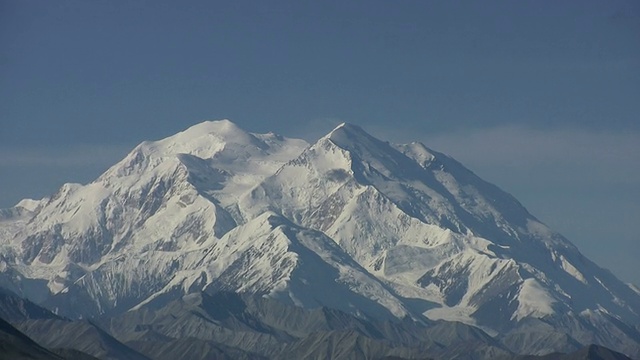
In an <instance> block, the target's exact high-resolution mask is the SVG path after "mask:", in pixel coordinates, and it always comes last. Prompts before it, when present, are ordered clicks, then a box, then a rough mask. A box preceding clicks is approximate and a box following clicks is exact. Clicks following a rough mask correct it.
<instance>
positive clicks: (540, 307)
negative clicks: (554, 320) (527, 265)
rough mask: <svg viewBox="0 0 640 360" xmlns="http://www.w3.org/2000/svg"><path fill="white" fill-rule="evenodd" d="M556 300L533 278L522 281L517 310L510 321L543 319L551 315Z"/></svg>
mask: <svg viewBox="0 0 640 360" xmlns="http://www.w3.org/2000/svg"><path fill="white" fill-rule="evenodd" d="M555 302H556V300H555V299H554V298H553V297H552V296H551V295H550V294H549V293H548V292H547V290H545V288H544V287H543V286H542V285H541V284H540V283H539V282H538V280H536V279H534V278H529V279H526V280H524V282H523V283H522V286H520V292H519V293H518V309H517V310H516V311H515V312H514V313H513V316H512V317H511V319H516V320H521V319H523V318H525V317H528V316H531V317H538V318H540V317H544V316H545V315H551V314H553V313H554V312H555V311H554V310H553V304H554V303H555Z"/></svg>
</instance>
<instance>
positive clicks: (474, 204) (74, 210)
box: [0, 120, 640, 357]
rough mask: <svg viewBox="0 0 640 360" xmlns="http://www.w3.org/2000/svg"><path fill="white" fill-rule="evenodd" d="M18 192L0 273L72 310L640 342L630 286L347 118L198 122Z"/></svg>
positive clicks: (450, 162)
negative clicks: (214, 295) (351, 319)
mask: <svg viewBox="0 0 640 360" xmlns="http://www.w3.org/2000/svg"><path fill="white" fill-rule="evenodd" d="M27 203H28V204H29V206H26V207H25V206H24V205H19V206H16V207H15V208H13V209H8V210H6V211H3V212H1V213H0V216H2V217H1V218H0V241H1V243H0V244H1V246H2V255H0V271H1V272H0V286H3V287H7V288H9V289H10V290H12V291H13V292H16V293H19V294H21V295H23V296H25V297H28V298H30V299H31V300H33V301H35V302H37V303H39V304H41V305H44V306H46V307H49V308H50V309H54V310H55V311H56V312H57V313H58V314H61V315H65V316H69V317H77V318H79V317H92V316H98V315H117V314H120V313H123V312H126V311H128V310H132V309H139V308H141V307H143V306H147V307H148V306H152V307H153V306H161V305H162V304H166V303H168V302H170V301H174V300H176V299H180V298H181V297H182V296H184V295H185V294H188V293H193V292H198V291H202V290H204V289H207V290H224V291H235V292H241V293H252V294H258V295H261V296H264V297H267V298H271V299H275V300H279V301H281V302H284V303H287V304H292V305H296V306H300V307H304V308H317V307H320V306H325V307H329V308H334V309H338V310H341V311H344V312H347V313H351V314H354V315H356V316H358V317H361V318H372V319H374V318H375V319H387V320H392V321H394V320H399V319H403V318H409V319H413V320H414V321H418V322H423V323H429V322H432V321H436V320H447V321H459V322H463V323H466V324H469V325H473V326H477V327H479V328H481V329H483V330H484V331H486V332H488V333H489V334H492V335H494V336H499V337H501V338H502V339H503V341H504V342H505V343H508V344H510V345H509V346H511V347H512V348H513V349H514V351H516V352H517V351H522V352H524V351H526V352H528V353H543V352H545V351H555V350H566V349H565V348H563V346H564V347H566V346H574V345H568V344H584V345H587V344H591V343H597V344H602V345H605V346H608V347H611V348H613V349H616V350H618V351H622V352H624V353H626V354H629V355H631V356H636V357H637V356H640V331H639V329H640V294H639V293H638V291H637V290H635V289H634V288H632V287H630V286H629V285H627V284H624V283H622V282H621V281H619V280H618V279H617V278H615V276H613V275H612V274H611V273H610V272H609V271H607V270H604V269H602V268H600V267H598V266H597V265H596V264H594V263H593V262H591V261H590V260H588V259H587V258H585V257H584V256H583V255H582V254H581V253H580V252H579V251H578V249H577V248H576V247H575V246H574V245H572V244H571V243H570V242H569V241H568V240H567V239H565V238H564V237H563V236H561V235H560V234H558V233H556V232H554V231H553V230H551V229H549V228H548V227H547V226H546V225H544V224H542V223H541V222H540V221H538V220H537V219H536V218H535V217H534V216H533V215H531V214H529V212H528V211H527V210H526V209H525V208H524V207H523V206H522V205H521V204H520V203H519V202H518V201H517V200H516V199H515V198H513V197H512V196H511V195H509V194H507V193H505V192H503V191H502V190H500V189H499V188H497V187H496V186H494V185H491V184H489V183H487V182H485V181H483V180H482V179H480V178H479V177H478V176H476V175H475V174H474V173H473V172H471V171H469V170H468V169H466V168H465V167H464V166H463V165H461V164H460V163H458V162H457V161H455V160H454V159H452V158H450V157H448V156H446V155H444V154H441V153H439V152H437V151H434V150H431V149H429V148H427V147H426V146H424V145H422V144H420V143H411V144H404V145H396V144H390V143H388V142H384V141H381V140H379V139H377V138H375V137H373V136H371V135H369V134H368V133H367V132H365V131H364V130H363V129H362V128H360V127H358V126H355V125H351V124H342V125H340V126H338V127H336V128H335V129H334V130H333V131H331V132H330V133H329V134H327V135H326V136H324V137H322V138H320V139H319V140H318V141H317V142H316V143H314V144H307V143H306V142H304V141H302V140H295V139H288V138H285V137H282V136H280V135H275V134H272V133H269V134H254V133H250V132H247V131H244V130H242V129H240V128H239V127H238V126H237V125H235V124H233V123H232V122H230V121H228V120H222V121H212V122H204V123H202V124H198V125H195V126H193V127H191V128H189V129H187V130H185V131H183V132H180V133H178V134H176V135H174V136H171V137H168V138H166V139H163V140H159V141H154V142H143V143H142V144H140V145H138V146H137V147H136V148H135V149H133V151H132V152H131V153H129V154H128V155H127V156H126V157H125V158H124V159H123V160H122V161H120V162H119V163H117V164H116V165H114V166H113V167H112V168H110V169H109V170H107V171H106V172H105V173H104V174H102V175H101V176H100V177H99V178H98V179H96V180H95V181H94V182H92V183H90V184H87V185H78V184H65V185H63V186H62V188H61V189H60V190H59V191H58V192H57V193H56V194H54V195H52V196H51V197H49V198H45V199H43V200H40V201H29V202H22V203H21V204H27ZM550 334H554V335H550ZM549 336H555V338H556V339H565V340H566V341H565V340H563V341H564V342H562V344H559V343H558V341H559V340H558V341H556V342H555V343H554V344H555V345H553V346H552V345H545V344H548V343H549V341H547V340H548V339H549ZM545 339H546V340H545ZM532 344H533V345H532ZM536 344H537V345H536Z"/></svg>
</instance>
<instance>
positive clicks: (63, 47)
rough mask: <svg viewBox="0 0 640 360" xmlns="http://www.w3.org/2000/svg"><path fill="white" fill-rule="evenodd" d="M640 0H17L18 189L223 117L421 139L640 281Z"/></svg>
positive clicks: (10, 80) (9, 23) (5, 9)
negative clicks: (340, 126)
mask: <svg viewBox="0 0 640 360" xmlns="http://www.w3.org/2000/svg"><path fill="white" fill-rule="evenodd" d="M639 39H640V3H639V2H638V1H633V0H606V1H605V0H602V1H594V0H584V1H564V2H558V1H543V0H542V1H541V0H538V1H526V0H525V1H507V0H505V1H494V0H487V1H482V2H479V1H424V0H421V1H411V0H400V1H376V0H371V1H332V0H329V1H315V2H311V1H190V2H188V3H187V2H176V1H159V0H154V1H141V0H129V1H103V0H78V1H45V0H42V1H32V0H0V79H1V81H0V207H9V206H11V205H13V204H14V203H16V202H17V201H18V200H19V199H21V198H24V197H35V198H37V197H42V196H45V195H47V194H50V193H52V192H54V191H55V190H56V189H57V188H58V187H59V186H60V185H61V184H62V183H64V182H70V181H71V182H88V181H91V180H92V179H93V178H95V177H97V175H98V174H100V173H101V172H102V171H103V170H105V169H106V168H107V167H108V166H109V165H111V164H113V163H115V162H116V161H117V160H119V159H120V158H121V157H122V156H124V154H126V152H127V151H128V150H129V149H131V148H132V147H133V146H135V145H136V144H137V143H139V142H141V141H143V140H146V139H158V138H162V137H165V136H168V135H170V134H173V133H175V132H177V131H180V130H182V129H184V128H186V127H188V126H190V125H192V124H194V123H197V122H200V121H202V120H206V119H221V118H229V119H231V120H232V121H234V122H236V123H237V124H239V125H240V126H242V127H244V128H245V129H247V130H250V131H254V132H266V131H271V130H272V131H275V132H278V133H281V134H283V135H287V136H291V137H303V138H306V139H307V140H314V139H315V138H317V137H319V136H321V135H323V134H324V133H326V132H328V131H330V130H331V128H332V127H333V126H335V125H336V124H337V123H340V122H343V121H347V122H352V123H356V124H359V125H361V126H363V127H364V128H365V129H367V130H368V131H370V132H371V133H373V134H374V135H377V136H380V137H382V138H385V139H390V140H393V141H398V142H402V141H412V140H419V141H422V142H424V143H425V144H427V146H430V147H432V148H434V149H436V150H440V151H443V152H446V153H448V154H450V155H453V156H454V157H456V158H457V159H458V160H460V161H462V162H463V163H465V164H466V165H467V166H469V167H470V168H471V169H472V170H474V171H475V172H476V173H478V174H479V175H480V176H482V177H484V178H485V179H486V180H488V181H491V182H493V183H495V184H497V185H498V186H500V187H502V188H503V189H505V190H507V191H509V192H511V193H512V194H514V195H515V196H516V197H517V198H518V199H519V200H520V201H521V202H522V203H523V204H524V205H525V206H526V207H527V208H528V209H529V210H530V211H531V212H532V213H533V214H534V215H536V216H537V217H538V218H540V219H541V220H543V221H544V222H546V223H547V224H549V225H550V226H552V227H553V228H554V229H556V230H558V231H560V232H562V233H563V234H564V235H565V236H567V237H568V238H569V239H570V240H571V241H573V242H574V243H575V244H576V245H577V246H578V247H579V248H580V249H581V250H582V251H583V252H584V253H585V254H586V255H587V256H589V257H590V258H592V259H593V260H595V261H596V262H598V263H599V264H600V265H602V266H604V267H606V268H609V269H611V270H612V271H613V272H614V273H615V274H616V275H618V276H619V277H620V278H622V279H623V280H626V281H633V282H635V283H636V284H640V265H638V260H637V257H638V254H640V241H639V240H640V239H639V238H638V235H637V232H636V231H635V227H636V226H637V222H638V220H640V186H639V185H640V121H639V119H638V114H640V40H639Z"/></svg>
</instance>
